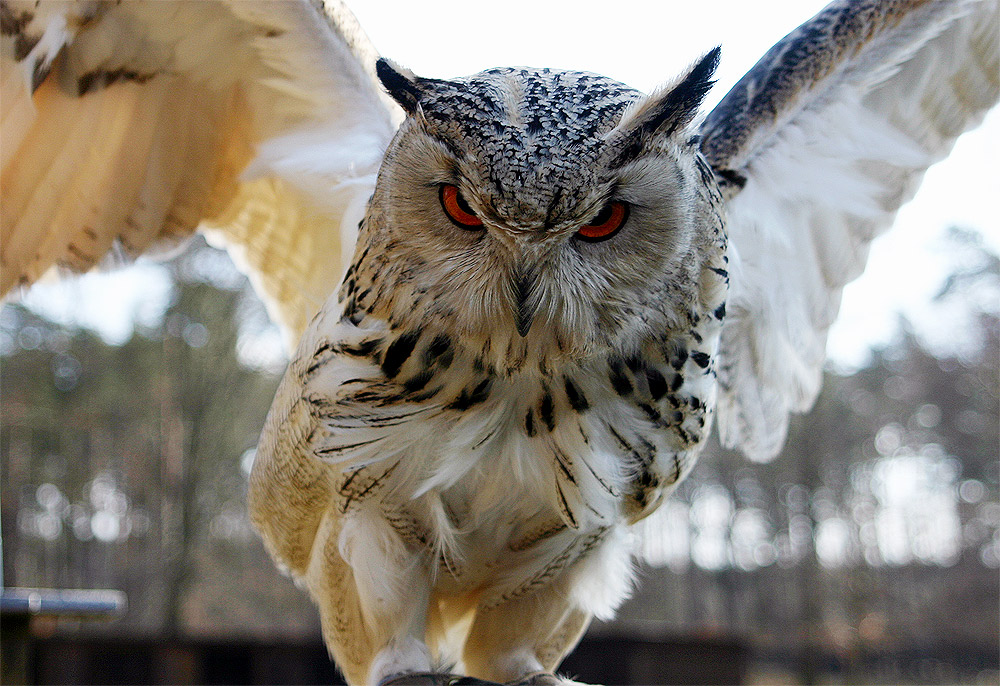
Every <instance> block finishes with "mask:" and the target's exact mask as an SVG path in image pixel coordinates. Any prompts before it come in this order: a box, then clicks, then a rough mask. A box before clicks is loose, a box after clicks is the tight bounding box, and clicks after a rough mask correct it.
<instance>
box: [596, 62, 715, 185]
mask: <svg viewBox="0 0 1000 686" xmlns="http://www.w3.org/2000/svg"><path fill="white" fill-rule="evenodd" d="M721 54H722V49H721V48H719V47H716V48H714V49H712V50H710V51H709V52H708V53H706V54H705V56H704V57H702V58H701V59H700V60H698V61H697V62H695V63H694V64H693V65H692V66H691V68H690V69H688V71H687V72H686V73H685V74H683V75H682V76H681V77H680V78H679V79H677V80H676V81H675V82H673V83H672V84H668V85H666V86H664V87H663V88H661V89H659V90H658V91H656V92H655V93H652V94H651V95H649V96H648V97H646V98H645V99H643V100H641V101H639V103H638V104H637V105H636V106H634V107H632V108H630V109H629V110H628V111H626V112H625V114H624V115H623V117H622V121H621V122H620V123H619V124H618V126H617V127H615V130H614V132H613V133H612V138H611V141H610V142H611V143H612V146H613V148H614V149H615V156H614V161H613V162H612V166H618V165H621V164H624V163H625V162H627V161H628V160H629V159H632V158H634V157H635V156H637V155H638V154H639V153H640V152H641V151H642V148H643V147H644V146H645V144H646V143H647V142H648V141H649V140H651V139H652V138H654V137H660V136H670V135H672V134H674V133H675V132H676V131H679V130H681V129H683V128H684V127H685V126H687V125H688V124H689V123H690V122H691V120H692V119H694V116H695V114H697V113H698V108H699V107H701V103H702V101H703V100H704V99H705V96H706V95H708V92H709V91H710V90H712V86H714V85H715V81H713V80H712V76H713V75H714V74H715V69H716V67H718V66H719V56H720V55H721Z"/></svg>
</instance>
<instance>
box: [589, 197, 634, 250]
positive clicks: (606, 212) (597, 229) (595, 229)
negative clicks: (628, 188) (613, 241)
mask: <svg viewBox="0 0 1000 686" xmlns="http://www.w3.org/2000/svg"><path fill="white" fill-rule="evenodd" d="M626 219H628V205H626V204H625V203H623V202H619V201H617V200H616V201H615V202H610V203H608V204H607V205H605V206H604V209H602V210H601V211H600V212H598V213H597V216H596V217H594V219H593V221H591V222H590V223H589V224H586V225H585V226H581V227H580V230H579V231H577V232H576V235H577V236H579V237H580V238H582V239H583V240H585V241H590V242H592V243H593V242H597V241H603V240H604V239H606V238H611V237H612V236H613V235H615V232H616V231H618V229H620V228H621V227H622V224H624V223H625V220H626Z"/></svg>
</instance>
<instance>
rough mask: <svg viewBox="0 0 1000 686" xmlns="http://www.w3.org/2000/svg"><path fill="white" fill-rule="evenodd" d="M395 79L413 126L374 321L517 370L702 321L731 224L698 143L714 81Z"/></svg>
mask: <svg viewBox="0 0 1000 686" xmlns="http://www.w3.org/2000/svg"><path fill="white" fill-rule="evenodd" d="M695 70H697V67H696V68H695ZM379 71H380V76H381V77H382V79H383V82H384V83H385V84H386V86H387V87H388V88H389V90H390V92H391V93H392V94H393V96H394V97H395V98H396V99H397V100H398V101H399V102H400V104H402V105H403V107H404V108H405V109H406V110H407V112H408V114H409V116H408V117H407V119H406V120H405V122H404V124H403V125H402V127H401V128H400V131H399V132H398V134H397V136H396V138H395V140H394V141H393V143H392V145H391V146H390V148H389V151H388V152H387V155H386V158H385V161H384V162H383V166H382V169H381V171H380V174H379V179H378V184H377V188H376V191H375V195H374V197H373V201H372V203H371V205H370V208H369V215H368V217H367V219H366V222H365V226H364V227H363V229H362V237H361V239H360V240H359V247H360V246H371V245H376V246H378V249H377V250H374V249H372V250H370V252H371V253H376V254H379V255H380V256H381V258H380V259H381V260H382V262H381V264H380V266H378V267H376V268H374V269H372V270H371V271H372V273H373V280H374V285H373V287H374V289H375V290H377V291H378V292H379V297H377V298H374V299H373V305H372V306H373V307H374V308H376V309H381V310H382V311H381V312H377V313H376V312H373V313H375V314H380V315H381V316H383V317H386V318H388V319H390V322H393V323H399V324H404V323H405V324H406V325H410V326H421V325H422V326H421V328H423V327H433V328H435V329H441V330H444V331H445V332H447V333H451V334H455V335H457V336H459V337H460V338H462V339H463V340H472V341H479V342H480V344H482V345H483V346H484V352H487V354H489V353H492V354H493V355H495V357H496V362H497V366H498V367H499V368H508V369H516V368H517V367H518V366H519V365H520V363H521V362H523V360H525V359H526V358H528V357H531V355H532V353H533V352H539V353H541V354H543V356H544V355H549V356H554V357H559V356H569V357H573V358H581V357H586V356H589V355H592V354H595V353H596V352H599V351H602V350H608V349H614V350H616V351H619V352H621V351H627V350H629V349H635V348H636V346H638V345H639V344H640V343H641V341H643V340H646V339H648V338H649V337H650V336H662V335H664V334H665V333H666V332H669V331H671V330H674V329H677V328H678V327H683V326H686V325H688V324H689V323H690V321H689V320H690V316H689V315H690V311H691V302H690V300H691V297H692V294H697V291H698V289H697V282H698V278H699V274H700V268H701V264H700V258H699V257H698V255H699V248H701V247H702V246H703V243H704V241H705V236H706V235H709V234H711V233H712V231H713V230H717V229H718V221H719V220H718V212H717V208H716V207H714V205H713V201H712V194H711V193H706V192H705V186H706V183H712V184H714V181H712V180H711V178H710V175H708V178H707V179H706V174H705V173H703V171H702V170H701V169H700V168H699V164H698V151H697V141H695V140H693V139H692V137H691V136H690V134H689V133H688V132H687V131H686V126H687V124H688V123H689V121H690V119H691V117H692V116H693V114H694V111H695V110H696V109H697V106H698V103H700V100H701V96H702V95H703V94H704V92H705V91H707V85H706V83H707V77H708V76H710V74H711V70H710V69H709V70H708V74H707V75H705V74H696V75H695V76H694V77H693V78H692V75H691V74H688V75H687V77H686V79H682V80H681V81H680V82H679V83H678V84H677V85H675V86H673V87H672V88H670V89H666V90H664V91H663V92H661V93H658V94H656V95H654V96H652V97H650V98H645V97H643V96H642V95H641V94H640V93H639V92H637V91H635V90H633V89H630V88H628V87H627V86H624V85H623V84H620V83H618V82H615V81H613V80H611V79H607V78H604V77H601V76H597V75H593V74H586V73H580V72H567V71H553V70H537V69H497V70H490V71H486V72H482V73H480V74H477V75H475V76H471V77H467V78H462V79H456V80H452V81H438V80H428V79H418V78H416V77H413V76H412V75H410V74H407V73H405V72H403V71H401V70H399V69H398V68H396V67H393V66H392V65H389V64H388V63H387V62H384V61H383V62H380V65H379ZM686 81H691V82H692V83H686ZM692 89H693V90H697V91H698V94H695V96H692V93H691V91H692ZM699 89H701V90H699ZM671 95H673V97H671ZM404 295H405V296H406V297H400V296H404ZM394 296H395V297H394ZM407 297H408V298H410V299H409V300H408V301H407ZM407 302H408V303H409V306H408V307H407V308H405V309H404V308H403V307H401V305H402V304H403V303H407ZM414 302H417V303H418V306H417V307H414V306H413V303H414ZM362 306H364V303H362ZM414 317H417V318H419V319H420V321H419V322H417V321H412V320H413V318H414Z"/></svg>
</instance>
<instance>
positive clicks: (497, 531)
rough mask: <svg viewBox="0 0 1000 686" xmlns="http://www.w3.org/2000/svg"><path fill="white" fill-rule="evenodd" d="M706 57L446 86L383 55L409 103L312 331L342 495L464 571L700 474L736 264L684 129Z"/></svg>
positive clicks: (324, 438) (708, 178)
mask: <svg viewBox="0 0 1000 686" xmlns="http://www.w3.org/2000/svg"><path fill="white" fill-rule="evenodd" d="M710 57H711V56H710ZM710 57H707V58H706V59H705V60H703V61H702V63H699V64H697V65H695V66H694V67H693V68H692V70H691V71H690V72H689V73H688V74H686V75H684V76H683V77H682V78H680V79H679V80H678V81H677V82H676V83H674V84H672V85H671V86H668V87H666V88H664V89H663V90H661V91H659V92H657V93H654V94H653V95H651V96H643V95H642V94H640V93H639V92H637V91H635V90H632V89H630V88H628V87H626V86H624V85H622V84H620V83H617V82H615V81H612V80H610V79H607V78H604V77H600V76H596V75H592V74H586V73H579V72H565V71H551V70H534V69H499V70H491V71H487V72H483V73H481V74H478V75H475V76H472V77H468V78H463V79H457V80H453V81H437V80H428V79H420V78H417V77H415V76H413V75H412V74H409V73H407V72H405V71H404V70H401V69H399V68H397V67H395V66H394V65H392V64H391V63H388V62H385V61H383V62H380V64H379V75H380V77H381V78H382V81H383V83H384V84H385V85H386V87H387V88H388V89H389V91H390V93H391V94H392V95H393V97H394V98H395V99H396V100H397V101H398V102H399V103H400V104H401V105H402V106H403V107H404V109H406V110H407V113H408V117H407V118H406V120H405V122H404V123H403V125H402V127H401V129H400V131H399V133H398V134H397V136H396V138H395V140H394V141H393V143H392V144H391V146H390V148H389V150H388V153H387V155H386V158H385V161H384V163H383V166H382V169H381V171H380V174H379V179H378V184H377V187H376V191H375V194H374V196H373V198H372V200H371V202H370V205H369V208H368V213H367V216H366V218H365V220H364V222H363V223H362V225H361V227H360V235H359V240H358V246H357V251H356V254H355V259H354V262H353V264H352V265H351V267H350V269H349V270H348V272H347V274H346V277H345V280H344V284H343V286H342V288H341V291H340V293H339V300H338V303H337V306H336V307H334V306H333V305H332V304H331V305H330V306H329V307H328V309H327V310H326V311H324V313H322V314H321V315H320V317H319V318H318V319H317V320H316V322H314V325H313V327H312V332H311V334H310V335H308V336H307V339H306V342H305V343H304V345H305V346H308V347H307V348H303V349H302V350H301V353H303V354H304V355H305V356H306V357H307V358H308V359H309V361H310V363H309V364H308V366H307V368H306V369H305V376H306V381H305V385H306V391H307V397H308V398H309V401H310V402H311V403H312V407H313V416H314V418H315V420H316V426H317V428H316V430H315V431H314V433H313V435H312V439H311V440H312V443H311V445H312V447H313V452H314V454H315V455H316V456H318V457H319V458H321V459H323V460H325V461H327V462H329V463H332V464H335V465H338V466H339V467H340V468H341V469H342V472H341V474H342V476H341V477H340V482H339V485H338V493H339V496H340V498H341V500H340V502H339V503H338V505H339V507H340V508H341V511H342V512H343V513H345V514H347V513H350V512H352V511H354V510H358V511H362V510H364V508H365V503H377V509H378V512H380V513H381V516H383V517H384V518H385V520H386V521H388V522H389V523H390V524H391V526H392V528H393V529H394V530H395V532H396V533H398V534H399V535H400V536H402V538H403V539H404V540H405V541H406V542H407V544H408V545H410V546H412V547H415V548H419V547H425V548H427V549H428V550H432V551H436V554H437V555H438V558H439V559H440V560H441V561H442V563H443V564H444V568H446V569H447V570H448V572H449V574H448V575H443V576H448V577H449V578H451V579H452V580H459V581H461V580H462V579H463V574H465V573H466V572H463V571H462V570H463V569H465V568H466V567H468V568H472V567H473V566H474V565H471V564H469V565H465V564H464V563H466V562H471V561H476V562H479V563H482V564H479V565H475V567H476V568H478V569H491V568H493V567H495V566H496V564H497V559H499V558H503V559H505V560H509V559H511V557H512V556H516V555H518V554H522V552H523V551H537V550H541V549H548V550H549V554H548V555H547V558H548V559H550V560H551V559H554V558H556V557H559V556H560V555H563V557H564V558H565V559H563V561H562V562H561V563H560V564H568V563H569V562H571V561H572V559H573V558H574V556H577V557H578V556H580V555H582V554H583V553H584V551H585V549H586V548H587V547H588V546H592V545H593V544H594V542H595V541H597V540H599V539H600V538H601V537H602V536H604V535H606V532H608V531H609V530H610V529H612V528H614V527H616V526H619V525H627V524H629V523H632V522H635V521H637V520H639V519H641V518H642V517H644V516H645V515H647V514H649V513H650V512H651V511H652V510H653V509H655V507H656V506H657V505H658V504H659V503H660V502H661V500H662V498H663V497H664V496H665V495H666V494H667V493H669V491H670V490H671V488H672V487H673V486H674V484H676V483H677V482H678V481H679V480H680V479H681V478H682V477H683V476H684V475H685V474H686V472H687V471H688V470H689V469H690V467H691V464H692V463H693V461H694V458H695V457H696V456H697V453H698V451H699V449H700V446H701V444H702V441H703V440H704V438H705V436H706V434H707V432H708V430H709V426H710V421H711V414H712V408H713V405H714V400H715V385H716V383H715V378H714V377H715V370H714V365H715V362H714V357H715V354H716V350H717V346H718V338H719V332H720V328H721V323H722V319H723V317H724V316H725V296H726V289H727V283H728V276H727V272H726V255H725V252H726V238H725V233H724V227H723V218H722V216H721V209H720V208H721V199H720V196H719V191H718V188H717V186H716V184H715V182H714V180H713V178H712V174H711V173H710V172H709V170H708V167H707V165H706V164H705V162H704V160H703V159H702V158H701V156H700V154H699V152H698V142H697V139H696V137H695V136H693V135H692V133H691V131H690V128H689V124H690V122H691V120H692V118H693V116H694V114H695V111H696V110H697V108H698V105H699V104H700V101H701V99H702V97H703V96H704V94H705V92H707V89H708V87H709V85H710V82H709V81H708V78H709V77H710V75H711V70H712V68H714V64H706V62H709V61H710ZM456 207H457V209H456ZM588 541H589V543H588ZM546 546H549V548H546ZM573 546H575V548H574V550H575V552H567V551H569V550H570V548H573ZM489 551H492V552H489ZM524 554H528V553H524ZM491 556H492V557H491ZM542 557H546V556H545V555H543V556H542ZM480 558H483V559H480ZM468 573H469V574H471V572H468ZM539 573H540V572H539ZM469 583H475V582H474V580H469ZM512 583H513V582H512ZM515 585H516V584H515ZM522 585H523V584H522Z"/></svg>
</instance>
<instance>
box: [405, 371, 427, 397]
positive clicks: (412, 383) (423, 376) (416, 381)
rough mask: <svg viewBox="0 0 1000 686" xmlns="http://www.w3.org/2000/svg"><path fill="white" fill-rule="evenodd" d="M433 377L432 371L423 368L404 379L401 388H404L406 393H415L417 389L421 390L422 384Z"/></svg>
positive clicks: (425, 383)
mask: <svg viewBox="0 0 1000 686" xmlns="http://www.w3.org/2000/svg"><path fill="white" fill-rule="evenodd" d="M433 378H434V372H432V371H431V370H430V369H424V370H421V371H420V372H418V373H416V374H414V375H413V376H411V377H410V378H409V379H407V380H406V381H404V382H403V388H405V389H406V392H407V393H411V394H412V393H416V392H417V391H420V390H423V388H424V386H426V385H427V382H428V381H430V380H431V379H433Z"/></svg>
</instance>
